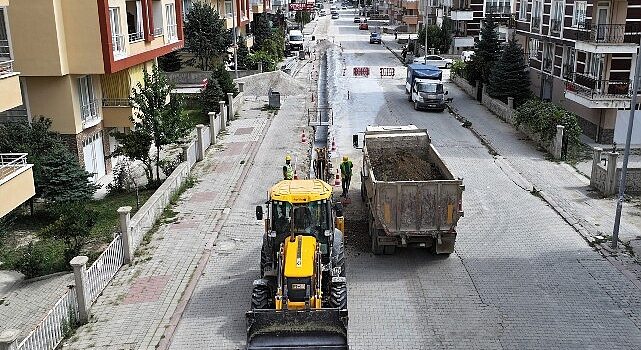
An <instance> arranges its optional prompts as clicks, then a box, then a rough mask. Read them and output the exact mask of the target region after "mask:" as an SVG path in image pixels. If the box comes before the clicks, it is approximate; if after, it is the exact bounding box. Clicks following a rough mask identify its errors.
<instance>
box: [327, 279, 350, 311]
mask: <svg viewBox="0 0 641 350" xmlns="http://www.w3.org/2000/svg"><path fill="white" fill-rule="evenodd" d="M329 306H330V307H333V308H339V309H341V310H344V309H347V284H346V283H345V282H337V283H332V287H331V290H330V294H329Z"/></svg>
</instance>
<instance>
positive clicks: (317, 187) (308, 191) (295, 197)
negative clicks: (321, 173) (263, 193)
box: [269, 179, 332, 204]
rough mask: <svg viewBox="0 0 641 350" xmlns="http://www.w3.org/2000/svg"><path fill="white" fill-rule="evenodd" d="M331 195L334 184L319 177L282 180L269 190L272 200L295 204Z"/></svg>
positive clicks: (326, 197)
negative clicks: (331, 184) (329, 183)
mask: <svg viewBox="0 0 641 350" xmlns="http://www.w3.org/2000/svg"><path fill="white" fill-rule="evenodd" d="M331 196H332V186H330V185H328V184H327V183H326V182H324V181H322V180H318V179H313V180H282V181H280V182H279V183H277V184H275V185H274V186H272V188H271V189H270V191H269V197H270V199H271V200H274V201H283V202H289V203H293V204H299V203H308V202H314V201H319V200H323V199H329V198H330V197H331Z"/></svg>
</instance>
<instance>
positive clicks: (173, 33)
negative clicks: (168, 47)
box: [167, 24, 178, 40]
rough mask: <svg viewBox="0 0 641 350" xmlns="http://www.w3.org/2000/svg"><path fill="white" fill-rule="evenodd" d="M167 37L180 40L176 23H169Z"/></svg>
mask: <svg viewBox="0 0 641 350" xmlns="http://www.w3.org/2000/svg"><path fill="white" fill-rule="evenodd" d="M167 38H168V39H169V40H178V26H177V25H175V24H171V25H167Z"/></svg>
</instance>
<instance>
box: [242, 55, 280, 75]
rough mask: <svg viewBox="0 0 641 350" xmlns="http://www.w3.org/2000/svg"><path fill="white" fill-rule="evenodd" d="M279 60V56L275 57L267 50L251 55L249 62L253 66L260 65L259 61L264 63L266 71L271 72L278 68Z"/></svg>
mask: <svg viewBox="0 0 641 350" xmlns="http://www.w3.org/2000/svg"><path fill="white" fill-rule="evenodd" d="M277 60H278V58H277V57H274V56H272V55H270V54H269V53H267V52H265V51H259V52H256V53H254V54H251V55H250V56H249V62H250V64H251V66H252V67H253V68H257V67H258V62H262V63H263V71H264V72H271V71H274V70H276V62H277Z"/></svg>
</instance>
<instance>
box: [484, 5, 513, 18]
mask: <svg viewBox="0 0 641 350" xmlns="http://www.w3.org/2000/svg"><path fill="white" fill-rule="evenodd" d="M485 12H486V13H492V14H497V15H498V14H510V13H512V7H511V6H510V5H497V4H495V3H491V2H488V3H486V4H485Z"/></svg>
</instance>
